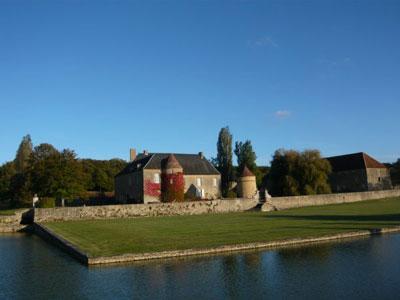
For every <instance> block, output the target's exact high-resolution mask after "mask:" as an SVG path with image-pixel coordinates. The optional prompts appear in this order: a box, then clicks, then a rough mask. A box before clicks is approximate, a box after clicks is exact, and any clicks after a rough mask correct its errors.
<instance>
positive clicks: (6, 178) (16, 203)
mask: <svg viewBox="0 0 400 300" xmlns="http://www.w3.org/2000/svg"><path fill="white" fill-rule="evenodd" d="M126 164H127V163H126V162H125V161H123V160H121V159H111V160H93V159H78V158H77V155H76V153H75V152H74V151H73V150H70V149H63V150H61V151H59V150H57V149H56V148H55V147H54V146H52V145H50V144H46V143H43V144H40V145H37V146H35V147H33V145H32V141H31V137H30V136H29V135H27V136H25V137H23V139H22V141H21V143H20V145H19V147H18V150H17V153H16V156H15V159H14V160H13V161H10V162H7V163H5V164H3V165H2V166H0V207H2V208H8V207H28V206H31V205H32V197H33V195H34V194H37V195H38V196H39V197H51V198H65V199H76V198H80V197H84V196H85V192H86V191H100V192H109V191H113V190H114V176H115V175H116V174H117V173H118V172H119V171H121V170H122V169H123V168H124V167H125V166H126Z"/></svg>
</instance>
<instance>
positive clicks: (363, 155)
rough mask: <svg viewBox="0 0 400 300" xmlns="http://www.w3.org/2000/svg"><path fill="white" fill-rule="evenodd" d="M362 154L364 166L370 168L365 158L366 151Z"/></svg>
mask: <svg viewBox="0 0 400 300" xmlns="http://www.w3.org/2000/svg"><path fill="white" fill-rule="evenodd" d="M361 155H362V158H363V162H364V167H365V168H366V169H368V166H367V161H366V160H365V155H366V153H365V152H361Z"/></svg>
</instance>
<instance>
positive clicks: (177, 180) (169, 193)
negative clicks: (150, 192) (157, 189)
mask: <svg viewBox="0 0 400 300" xmlns="http://www.w3.org/2000/svg"><path fill="white" fill-rule="evenodd" d="M161 195H162V201H163V202H175V201H177V202H182V201H184V198H185V179H184V178H183V173H182V172H180V173H175V174H162V175H161Z"/></svg>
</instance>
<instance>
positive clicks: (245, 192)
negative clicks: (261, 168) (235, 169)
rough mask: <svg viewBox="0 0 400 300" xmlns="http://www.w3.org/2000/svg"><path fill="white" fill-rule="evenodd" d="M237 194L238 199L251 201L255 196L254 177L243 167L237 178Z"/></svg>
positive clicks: (255, 185)
mask: <svg viewBox="0 0 400 300" xmlns="http://www.w3.org/2000/svg"><path fill="white" fill-rule="evenodd" d="M237 193H238V197H239V198H247V199H253V198H254V197H256V195H257V184H256V176H255V175H254V174H253V173H252V172H251V171H250V170H249V169H248V168H247V166H244V169H243V172H242V174H241V175H240V177H239V178H238V184H237Z"/></svg>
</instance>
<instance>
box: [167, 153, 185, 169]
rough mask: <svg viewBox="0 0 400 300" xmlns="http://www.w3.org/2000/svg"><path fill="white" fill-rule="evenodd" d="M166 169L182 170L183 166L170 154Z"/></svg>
mask: <svg viewBox="0 0 400 300" xmlns="http://www.w3.org/2000/svg"><path fill="white" fill-rule="evenodd" d="M165 168H166V169H182V166H181V164H180V163H179V161H178V160H177V159H176V157H175V155H173V154H170V155H169V156H168V159H167V163H166V164H165Z"/></svg>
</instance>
